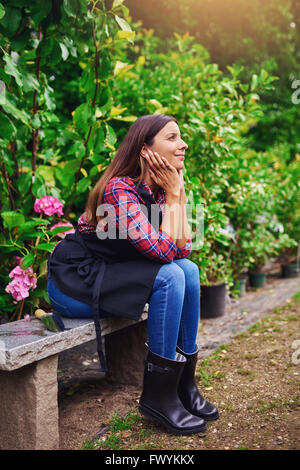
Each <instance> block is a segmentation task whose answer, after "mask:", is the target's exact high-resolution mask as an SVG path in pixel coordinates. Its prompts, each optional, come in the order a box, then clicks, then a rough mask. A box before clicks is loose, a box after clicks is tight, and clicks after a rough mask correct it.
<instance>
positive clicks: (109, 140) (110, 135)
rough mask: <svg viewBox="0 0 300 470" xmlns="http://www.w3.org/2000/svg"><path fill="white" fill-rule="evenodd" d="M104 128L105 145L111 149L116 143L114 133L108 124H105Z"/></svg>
mask: <svg viewBox="0 0 300 470" xmlns="http://www.w3.org/2000/svg"><path fill="white" fill-rule="evenodd" d="M105 127H106V139H105V143H106V145H108V146H109V147H113V146H114V144H115V143H116V141H117V136H116V133H115V131H114V130H113V128H112V127H111V126H110V125H109V124H106V123H105ZM113 150H114V148H113Z"/></svg>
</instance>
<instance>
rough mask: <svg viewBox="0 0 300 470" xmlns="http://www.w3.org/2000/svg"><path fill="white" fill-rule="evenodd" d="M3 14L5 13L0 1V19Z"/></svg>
mask: <svg viewBox="0 0 300 470" xmlns="http://www.w3.org/2000/svg"><path fill="white" fill-rule="evenodd" d="M4 15H5V10H4V6H3V5H2V4H1V3H0V20H1V19H2V18H3V16H4Z"/></svg>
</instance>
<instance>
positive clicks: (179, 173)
mask: <svg viewBox="0 0 300 470" xmlns="http://www.w3.org/2000/svg"><path fill="white" fill-rule="evenodd" d="M178 175H179V180H180V194H183V193H184V179H183V171H182V170H179V172H178Z"/></svg>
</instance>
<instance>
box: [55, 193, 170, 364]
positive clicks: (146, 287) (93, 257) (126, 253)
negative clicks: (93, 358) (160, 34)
mask: <svg viewBox="0 0 300 470" xmlns="http://www.w3.org/2000/svg"><path fill="white" fill-rule="evenodd" d="M136 189H137V192H138V193H139V195H140V197H141V198H142V200H143V201H144V203H145V206H146V208H147V214H145V215H146V216H147V217H148V220H149V222H150V223H152V224H153V226H154V228H155V230H156V231H158V230H159V227H160V225H161V221H162V212H161V210H160V209H159V218H158V219H155V220H153V221H152V222H151V206H153V204H154V205H155V206H156V209H157V208H158V206H157V205H156V203H155V201H154V199H153V197H152V196H151V195H150V193H148V191H146V190H145V189H144V188H143V187H142V186H138V185H137V184H136ZM116 237H117V238H116V239H108V238H107V239H105V240H100V239H99V238H98V237H97V234H96V233H84V232H82V233H80V232H79V230H78V229H76V231H75V233H73V234H69V235H66V237H65V238H64V240H62V241H61V242H60V243H58V245H57V246H56V247H55V249H54V251H53V252H52V254H51V256H50V259H49V260H48V274H49V276H50V277H51V280H52V281H53V283H54V284H55V286H56V287H57V288H58V289H59V290H60V291H61V292H63V293H64V294H66V295H68V296H70V297H72V298H74V299H77V300H79V301H81V302H85V303H87V304H89V305H91V306H92V308H93V317H94V322H95V329H96V337H97V350H98V355H99V359H100V364H101V366H102V370H104V371H107V366H106V362H105V358H104V355H103V351H102V341H101V327H100V321H99V319H100V316H101V310H104V311H105V312H107V313H108V314H109V315H111V316H119V317H125V318H129V319H132V320H136V321H137V320H139V318H140V316H141V314H142V313H143V310H144V307H145V304H146V303H147V302H148V300H149V297H150V294H151V290H152V287H153V283H154V281H155V278H156V275H157V273H158V271H159V269H160V267H161V266H162V265H163V264H165V263H164V262H162V261H159V260H157V261H156V260H150V259H147V258H146V257H145V256H143V255H142V254H141V253H140V252H138V251H137V249H136V248H135V247H134V246H133V245H132V244H131V243H130V242H129V241H128V240H127V239H122V238H121V239H120V238H119V233H118V232H117V233H116ZM99 310H100V311H99Z"/></svg>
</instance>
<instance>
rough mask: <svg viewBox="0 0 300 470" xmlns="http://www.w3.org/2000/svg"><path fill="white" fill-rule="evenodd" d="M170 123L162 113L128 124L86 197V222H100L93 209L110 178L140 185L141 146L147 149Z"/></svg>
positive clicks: (143, 166) (101, 199)
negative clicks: (124, 179)
mask: <svg viewBox="0 0 300 470" xmlns="http://www.w3.org/2000/svg"><path fill="white" fill-rule="evenodd" d="M170 121H174V122H176V123H177V121H176V119H175V118H173V117H170V116H166V115H164V114H147V115H146V116H141V117H140V118H138V119H137V120H136V121H135V122H134V123H133V124H132V126H131V127H130V128H129V130H128V132H127V134H126V136H125V137H124V140H123V141H122V143H121V145H120V147H119V148H118V150H117V153H116V155H115V156H114V158H113V160H112V161H111V163H110V164H109V166H108V167H107V168H106V170H105V172H104V173H103V175H102V176H101V178H100V179H99V180H98V181H97V183H96V184H95V186H94V188H93V189H92V191H91V193H90V195H89V197H88V200H87V203H86V206H85V212H86V218H87V220H88V222H89V223H92V224H94V225H97V223H98V221H99V219H101V217H97V216H96V210H97V207H98V206H99V205H100V204H101V203H102V201H103V194H104V190H105V187H106V185H107V183H108V181H109V180H110V179H111V178H114V177H115V176H128V177H130V178H132V180H133V181H135V182H137V183H141V181H142V179H143V178H144V177H145V173H146V165H145V162H144V158H143V157H141V156H140V153H141V150H142V147H143V145H144V144H147V145H149V146H151V145H152V144H153V141H154V137H155V136H156V134H157V133H158V132H159V131H160V130H161V129H162V128H163V127H165V125H166V124H167V123H168V122H170Z"/></svg>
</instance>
